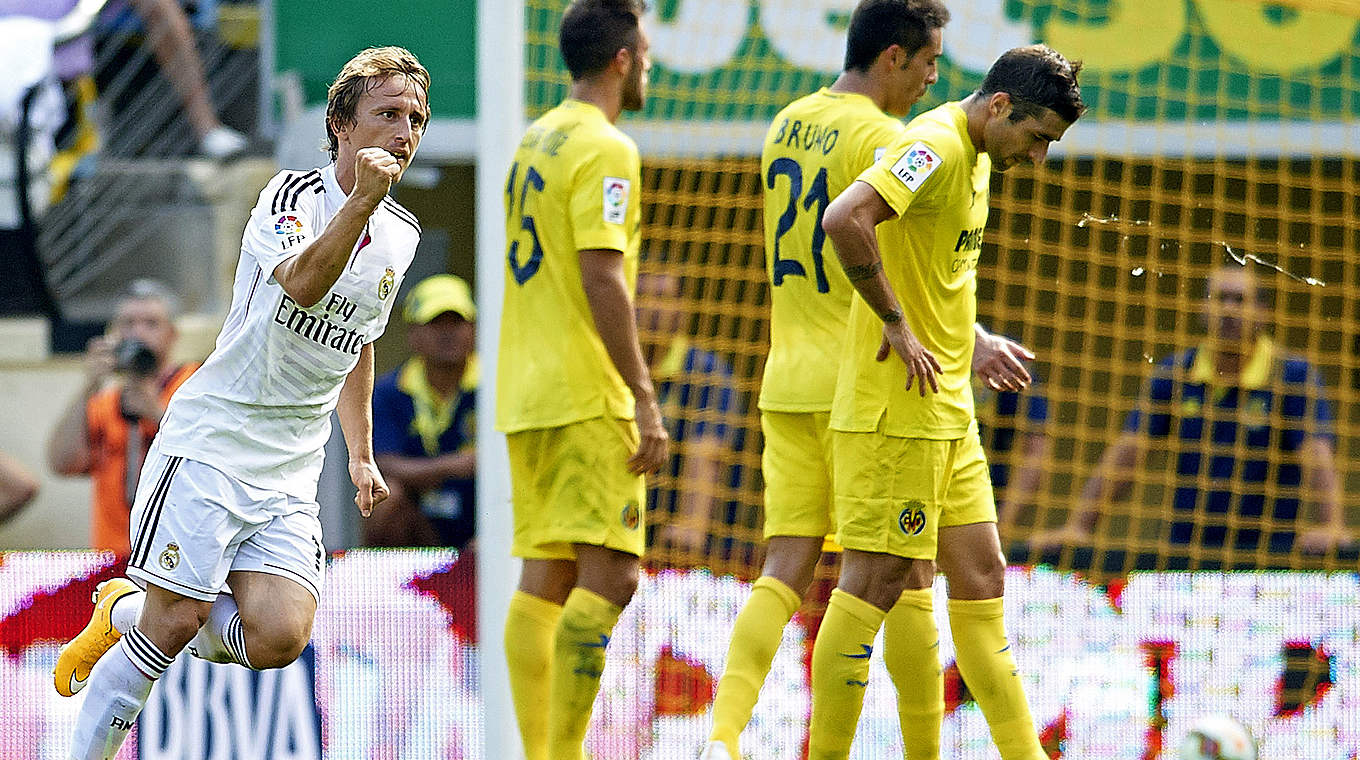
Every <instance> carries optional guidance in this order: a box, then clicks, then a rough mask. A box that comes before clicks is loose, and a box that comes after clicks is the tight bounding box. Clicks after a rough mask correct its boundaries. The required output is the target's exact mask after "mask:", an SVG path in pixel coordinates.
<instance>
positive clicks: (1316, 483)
mask: <svg viewBox="0 0 1360 760" xmlns="http://www.w3.org/2000/svg"><path fill="white" fill-rule="evenodd" d="M1299 454H1300V456H1299V462H1300V463H1301V464H1302V466H1303V471H1304V477H1303V482H1304V483H1305V484H1307V490H1306V491H1305V493H1306V495H1307V497H1308V500H1309V501H1310V502H1312V503H1313V504H1315V505H1316V509H1317V516H1318V520H1317V522H1318V524H1317V526H1316V527H1313V528H1309V529H1307V530H1305V531H1303V532H1302V533H1300V534H1299V548H1300V549H1302V550H1303V551H1304V552H1307V553H1311V554H1322V553H1325V552H1327V551H1330V550H1332V549H1335V548H1336V547H1337V546H1344V545H1346V544H1349V543H1351V541H1352V540H1353V539H1352V536H1351V533H1350V528H1348V527H1347V526H1346V518H1345V513H1344V512H1343V511H1342V509H1341V478H1340V475H1338V474H1337V471H1336V452H1335V451H1334V450H1333V448H1332V442H1331V440H1330V439H1329V438H1326V437H1325V436H1319V435H1314V436H1310V437H1309V438H1308V439H1307V440H1305V441H1304V442H1303V446H1302V448H1301V449H1300V452H1299Z"/></svg>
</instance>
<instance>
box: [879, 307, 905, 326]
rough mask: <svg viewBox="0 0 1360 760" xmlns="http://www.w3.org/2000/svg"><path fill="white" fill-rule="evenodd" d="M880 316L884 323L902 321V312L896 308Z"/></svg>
mask: <svg viewBox="0 0 1360 760" xmlns="http://www.w3.org/2000/svg"><path fill="white" fill-rule="evenodd" d="M879 317H880V318H882V320H883V323H884V324H892V323H895V322H901V321H902V312H900V311H897V310H896V309H894V310H893V311H890V312H888V313H887V314H880V315H879Z"/></svg>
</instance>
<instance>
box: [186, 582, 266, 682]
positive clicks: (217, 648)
mask: <svg viewBox="0 0 1360 760" xmlns="http://www.w3.org/2000/svg"><path fill="white" fill-rule="evenodd" d="M188 649H189V654H192V655H193V656H195V657H197V658H199V659H201V660H207V661H209V662H234V663H236V664H237V665H244V666H245V667H247V668H251V669H252V670H254V669H255V668H254V667H253V666H251V664H250V660H249V658H247V657H246V635H245V631H244V630H243V629H242V627H241V613H240V612H239V611H238V609H237V607H236V600H235V599H234V598H232V595H231V594H220V595H218V597H217V601H215V602H213V606H212V610H211V611H209V612H208V622H206V623H204V624H203V627H202V628H199V629H198V634H197V635H195V636H194V638H193V640H192V641H190V642H189V646H188Z"/></svg>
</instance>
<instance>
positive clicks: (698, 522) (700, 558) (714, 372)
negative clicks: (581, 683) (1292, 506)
mask: <svg viewBox="0 0 1360 760" xmlns="http://www.w3.org/2000/svg"><path fill="white" fill-rule="evenodd" d="M636 310H637V320H638V339H639V341H640V342H641V345H642V356H643V358H644V359H645V360H646V362H647V367H648V369H650V370H651V373H652V382H653V383H655V385H656V397H657V402H658V403H659V404H660V406H661V416H662V419H663V420H664V421H665V423H666V430H667V432H668V433H670V437H671V455H670V461H669V462H668V463H667V465H666V466H665V467H664V468H663V469H662V470H661V473H660V475H661V477H660V478H659V480H660V481H661V482H660V483H658V484H655V485H654V486H653V487H651V488H648V489H647V509H648V525H649V526H653V525H654V526H655V534H654V535H655V537H656V538H657V539H658V541H657V542H656V545H657V546H658V547H659V548H662V549H670V550H674V551H676V552H679V556H671V557H669V558H668V559H669V561H670V563H672V564H674V563H675V562H677V561H678V562H680V563H682V564H690V563H695V564H701V563H703V562H705V561H706V560H707V559H708V553H709V552H710V551H711V549H710V547H709V546H708V542H709V537H710V534H711V533H712V528H713V527H714V522H715V521H723V520H725V519H726V518H725V512H726V510H725V509H721V510H720V509H718V507H719V505H720V498H719V497H720V489H722V488H724V487H725V486H731V485H732V482H731V477H730V476H731V465H730V462H731V459H732V449H733V433H734V430H733V428H734V425H733V424H732V423H733V420H732V418H733V417H734V416H735V414H736V408H735V406H736V401H735V399H736V392H735V391H734V390H733V386H732V370H731V369H729V368H728V366H727V364H726V362H724V361H723V360H722V359H721V358H720V357H719V356H718V355H717V354H715V353H713V352H712V351H705V350H703V349H701V348H698V347H697V346H695V345H694V344H693V343H692V342H691V341H690V339H689V336H688V334H687V333H686V332H685V330H684V329H683V326H682V325H681V323H680V321H681V317H682V315H683V313H684V308H683V306H682V304H681V302H680V278H678V277H676V276H675V275H673V274H670V273H668V272H662V271H656V270H652V271H645V270H644V271H639V272H638V281H637V306H636ZM649 543H651V542H649Z"/></svg>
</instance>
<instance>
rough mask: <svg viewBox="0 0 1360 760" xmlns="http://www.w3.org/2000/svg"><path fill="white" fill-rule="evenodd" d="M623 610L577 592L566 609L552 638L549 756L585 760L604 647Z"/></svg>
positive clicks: (599, 597) (593, 593) (602, 663)
mask: <svg viewBox="0 0 1360 760" xmlns="http://www.w3.org/2000/svg"><path fill="white" fill-rule="evenodd" d="M622 612H623V608H622V607H619V606H618V605H616V604H614V603H613V602H610V601H609V600H608V599H605V598H604V597H602V596H600V595H599V594H596V593H595V592H593V591H587V590H585V589H583V588H574V589H572V590H571V594H570V595H568V596H567V603H566V604H564V605H562V619H561V620H559V621H558V623H557V630H556V631H555V632H554V634H553V643H552V650H553V662H552V677H551V679H550V682H551V683H550V686H549V698H548V756H549V757H550V758H552V760H581V758H583V757H584V749H583V744H584V742H585V739H586V729H587V728H588V727H589V726H590V711H591V707H592V706H593V705H594V704H595V695H596V694H597V693H598V692H599V690H600V675H601V673H603V672H604V654H605V647H606V646H608V644H609V634H611V633H612V632H613V631H614V623H616V622H618V619H619V614H620V613H622Z"/></svg>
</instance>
